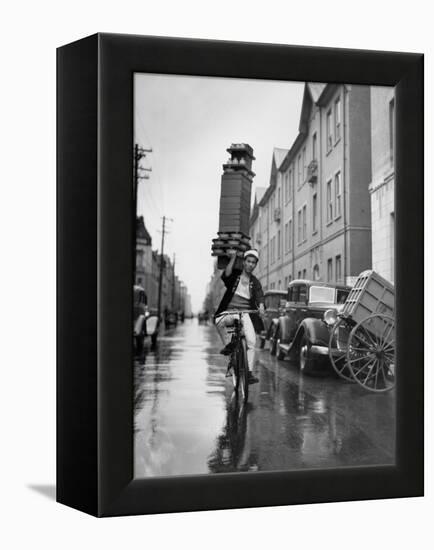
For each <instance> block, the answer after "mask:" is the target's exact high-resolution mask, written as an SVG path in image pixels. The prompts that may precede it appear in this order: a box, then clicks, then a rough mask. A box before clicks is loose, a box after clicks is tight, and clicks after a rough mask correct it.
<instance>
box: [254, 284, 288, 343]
mask: <svg viewBox="0 0 434 550" xmlns="http://www.w3.org/2000/svg"><path fill="white" fill-rule="evenodd" d="M286 294H287V291H286V290H267V291H265V292H264V306H265V315H264V317H263V318H262V320H263V322H264V330H263V331H262V332H261V334H260V335H259V345H260V347H261V348H263V347H264V346H265V343H266V342H267V341H268V340H269V339H270V337H272V335H273V328H274V327H275V326H276V324H277V321H278V320H279V316H280V314H281V313H282V312H283V308H284V307H285V303H286Z"/></svg>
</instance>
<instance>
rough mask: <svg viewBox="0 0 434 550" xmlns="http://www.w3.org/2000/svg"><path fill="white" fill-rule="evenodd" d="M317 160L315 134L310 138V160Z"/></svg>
mask: <svg viewBox="0 0 434 550" xmlns="http://www.w3.org/2000/svg"><path fill="white" fill-rule="evenodd" d="M316 158H317V152H316V132H315V133H314V134H313V136H312V160H316Z"/></svg>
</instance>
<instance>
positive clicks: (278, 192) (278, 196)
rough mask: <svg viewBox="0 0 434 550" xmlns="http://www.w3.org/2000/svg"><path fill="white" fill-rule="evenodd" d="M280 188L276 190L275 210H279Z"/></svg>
mask: <svg viewBox="0 0 434 550" xmlns="http://www.w3.org/2000/svg"><path fill="white" fill-rule="evenodd" d="M280 204H281V202H280V187H279V189H278V190H277V208H280Z"/></svg>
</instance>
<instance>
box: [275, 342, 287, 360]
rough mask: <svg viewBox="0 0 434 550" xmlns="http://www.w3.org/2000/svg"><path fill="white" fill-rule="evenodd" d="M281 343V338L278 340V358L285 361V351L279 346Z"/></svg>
mask: <svg viewBox="0 0 434 550" xmlns="http://www.w3.org/2000/svg"><path fill="white" fill-rule="evenodd" d="M279 344H280V339H279V340H278V341H277V359H279V361H283V360H284V359H285V352H284V351H283V349H282V348H281V347H280V346H279Z"/></svg>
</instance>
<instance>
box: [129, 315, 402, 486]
mask: <svg viewBox="0 0 434 550" xmlns="http://www.w3.org/2000/svg"><path fill="white" fill-rule="evenodd" d="M220 348H221V343H220V341H219V339H218V336H217V334H216V331H215V328H214V327H213V326H212V325H199V324H198V323H197V320H196V319H193V320H188V321H185V323H183V324H180V325H178V327H177V328H175V329H172V330H170V331H168V332H166V334H165V335H162V337H161V338H160V341H159V345H158V349H156V350H154V351H148V352H147V353H146V354H144V355H143V357H141V358H140V360H137V361H136V362H135V365H134V368H135V417H134V426H135V477H147V476H167V475H186V474H187V475H188V474H190V475H193V474H205V473H219V472H234V471H271V470H294V469H301V468H327V467H341V466H361V465H375V464H393V463H394V456H395V437H394V433H395V398H394V393H393V392H391V393H388V394H379V395H377V394H373V393H369V392H367V391H366V390H364V389H363V388H361V387H360V386H358V385H357V384H350V383H346V382H345V381H343V380H338V379H336V378H334V377H327V378H311V377H306V376H302V375H301V374H300V373H299V372H298V369H297V365H296V364H293V363H290V362H288V361H277V360H276V359H275V358H274V357H271V356H270V354H269V352H268V351H267V350H260V351H259V350H258V351H257V354H256V361H257V365H256V375H257V376H258V378H259V383H258V384H255V385H253V386H251V387H250V393H249V403H248V405H247V406H244V407H241V406H239V404H238V403H237V400H236V398H235V396H234V394H233V390H232V385H231V380H230V378H225V372H226V364H227V359H226V358H225V357H223V356H222V355H220V354H219V353H218V351H219V349H220Z"/></svg>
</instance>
